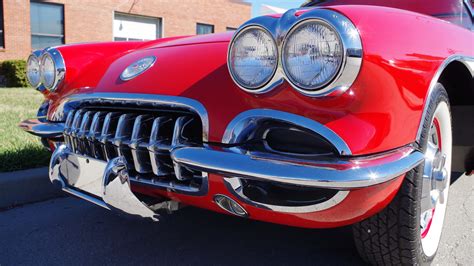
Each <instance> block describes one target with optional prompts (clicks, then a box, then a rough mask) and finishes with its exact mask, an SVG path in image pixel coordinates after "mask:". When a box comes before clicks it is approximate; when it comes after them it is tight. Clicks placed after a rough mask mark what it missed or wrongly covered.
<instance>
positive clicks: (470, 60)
mask: <svg viewBox="0 0 474 266" xmlns="http://www.w3.org/2000/svg"><path fill="white" fill-rule="evenodd" d="M454 61H458V62H461V63H463V64H464V65H465V66H466V67H467V69H468V70H469V71H470V72H471V74H472V77H473V78H474V57H472V56H466V55H452V56H450V57H448V58H447V59H446V60H444V62H443V63H442V64H441V65H440V66H439V68H438V70H437V71H436V73H435V75H434V76H433V78H432V79H431V83H430V86H429V88H428V92H427V94H426V100H425V101H424V103H425V106H424V108H423V114H422V116H421V120H420V123H419V126H418V132H417V134H416V140H417V141H420V140H421V134H422V131H423V121H425V119H426V115H427V113H428V107H429V106H428V103H429V102H430V100H431V97H432V93H433V90H434V88H435V86H436V84H437V83H438V81H439V78H440V77H441V75H442V74H443V71H444V70H445V69H446V67H448V65H449V64H451V63H452V62H454Z"/></svg>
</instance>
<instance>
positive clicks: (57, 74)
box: [40, 48, 66, 92]
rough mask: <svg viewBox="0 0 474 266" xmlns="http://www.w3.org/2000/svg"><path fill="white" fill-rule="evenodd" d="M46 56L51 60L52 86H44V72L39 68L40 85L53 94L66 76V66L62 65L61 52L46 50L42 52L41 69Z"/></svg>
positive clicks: (54, 49)
mask: <svg viewBox="0 0 474 266" xmlns="http://www.w3.org/2000/svg"><path fill="white" fill-rule="evenodd" d="M46 56H48V57H50V58H51V60H52V62H53V65H54V81H53V83H52V84H50V85H49V84H46V83H45V82H44V71H43V68H41V84H42V85H43V86H44V87H45V88H46V89H47V90H49V91H51V92H54V91H55V90H56V89H57V88H58V87H59V85H60V84H61V82H62V81H63V80H64V77H65V76H66V64H65V63H64V58H63V56H62V54H61V52H60V51H59V50H58V49H56V48H47V49H45V50H44V51H43V54H42V55H41V61H40V62H41V67H43V60H45V57H46Z"/></svg>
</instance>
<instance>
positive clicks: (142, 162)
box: [129, 115, 151, 174]
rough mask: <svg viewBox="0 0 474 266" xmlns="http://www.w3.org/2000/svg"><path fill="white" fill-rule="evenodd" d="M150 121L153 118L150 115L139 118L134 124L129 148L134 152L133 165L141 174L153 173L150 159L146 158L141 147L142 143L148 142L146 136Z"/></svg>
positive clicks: (144, 151)
mask: <svg viewBox="0 0 474 266" xmlns="http://www.w3.org/2000/svg"><path fill="white" fill-rule="evenodd" d="M150 119H151V116H149V115H139V116H137V117H136V118H135V122H134V124H133V130H132V135H131V138H130V145H129V147H130V150H131V152H132V158H133V163H134V165H135V170H136V171H137V172H138V173H140V174H146V173H150V172H151V163H150V157H148V156H146V155H147V154H146V150H144V149H143V148H141V147H140V143H142V142H145V141H146V139H145V136H144V134H146V132H145V131H146V129H147V128H146V127H147V125H146V124H147V123H148V121H149V120H150ZM147 138H148V137H147Z"/></svg>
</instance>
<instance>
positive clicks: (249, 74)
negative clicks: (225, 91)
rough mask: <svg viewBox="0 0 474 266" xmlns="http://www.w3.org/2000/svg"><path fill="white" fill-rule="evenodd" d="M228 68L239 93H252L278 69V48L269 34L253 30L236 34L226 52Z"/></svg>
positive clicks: (249, 29)
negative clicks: (246, 91)
mask: <svg viewBox="0 0 474 266" xmlns="http://www.w3.org/2000/svg"><path fill="white" fill-rule="evenodd" d="M228 65H229V70H230V73H231V75H232V78H233V79H234V80H235V82H236V83H237V84H238V85H239V86H240V87H241V88H242V89H244V90H248V91H254V92H255V91H258V90H259V89H261V88H262V87H264V86H265V85H266V84H267V83H268V82H269V81H270V80H271V79H272V77H273V76H274V74H275V71H276V69H277V66H278V48H277V46H276V43H275V41H274V39H273V37H272V36H271V34H270V33H269V32H268V31H267V30H265V29H263V28H260V27H255V26H250V27H247V28H244V29H243V30H242V31H240V32H239V33H237V34H236V35H235V37H234V40H233V42H232V44H231V46H230V49H229V56H228Z"/></svg>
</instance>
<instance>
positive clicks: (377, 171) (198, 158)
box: [171, 146, 424, 190]
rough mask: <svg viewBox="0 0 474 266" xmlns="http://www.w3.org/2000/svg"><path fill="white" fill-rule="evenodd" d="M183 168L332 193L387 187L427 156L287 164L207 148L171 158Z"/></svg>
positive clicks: (406, 153) (408, 153) (406, 150)
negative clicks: (371, 187)
mask: <svg viewBox="0 0 474 266" xmlns="http://www.w3.org/2000/svg"><path fill="white" fill-rule="evenodd" d="M171 156H172V158H173V161H174V162H175V163H178V164H180V165H181V166H184V167H187V168H190V169H193V170H198V171H203V172H208V173H215V174H219V175H223V176H228V177H240V178H247V179H253V180H261V181H272V182H278V183H283V184H291V185H300V186H308V187H319V188H331V189H340V190H346V189H356V188H363V187H369V186H374V185H377V184H381V183H385V182H387V181H390V180H392V179H394V178H396V177H398V176H401V175H403V174H405V173H406V172H408V171H409V170H411V169H413V168H414V167H416V166H418V165H419V164H420V163H422V162H423V160H424V155H423V154H422V153H421V152H419V151H417V150H415V149H413V148H412V147H409V146H407V147H403V148H400V149H397V150H394V151H390V152H386V153H382V154H378V155H373V156H368V157H349V158H347V159H346V158H340V159H337V160H327V161H321V162H307V161H295V160H291V161H286V160H281V159H276V158H263V157H258V156H252V155H247V154H238V153H233V152H226V151H216V150H210V149H206V148H179V149H176V150H174V151H173V152H172V154H171Z"/></svg>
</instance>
